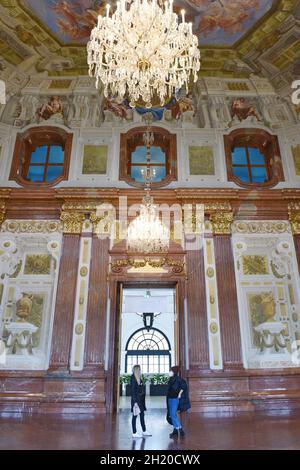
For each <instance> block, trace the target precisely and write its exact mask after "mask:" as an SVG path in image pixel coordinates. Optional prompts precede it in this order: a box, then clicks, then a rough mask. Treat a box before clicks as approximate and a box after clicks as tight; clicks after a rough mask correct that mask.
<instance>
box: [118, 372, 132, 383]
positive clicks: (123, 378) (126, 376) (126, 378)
mask: <svg viewBox="0 0 300 470" xmlns="http://www.w3.org/2000/svg"><path fill="white" fill-rule="evenodd" d="M130 379H131V375H130V374H123V375H121V376H120V384H121V385H129V384H130Z"/></svg>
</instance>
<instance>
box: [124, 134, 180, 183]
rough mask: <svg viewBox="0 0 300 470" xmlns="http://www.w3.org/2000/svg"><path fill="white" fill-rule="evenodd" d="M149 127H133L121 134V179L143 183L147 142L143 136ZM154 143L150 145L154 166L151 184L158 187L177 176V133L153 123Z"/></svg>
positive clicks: (152, 165) (152, 164)
mask: <svg viewBox="0 0 300 470" xmlns="http://www.w3.org/2000/svg"><path fill="white" fill-rule="evenodd" d="M145 131H146V127H138V128H135V129H131V130H130V131H128V132H127V134H121V149H120V180H123V181H126V182H127V183H128V184H130V185H131V186H135V187H143V185H144V177H143V172H144V171H145V170H146V146H145V144H144V140H143V136H144V133H145ZM151 132H153V135H154V143H153V145H152V147H151V167H152V169H153V170H154V174H155V176H154V178H153V182H152V186H153V187H154V188H159V187H162V186H165V185H167V184H169V183H170V182H171V181H174V180H176V178H177V158H176V157H177V150H176V135H175V134H170V132H168V131H167V130H165V129H163V128H161V127H156V126H152V127H151Z"/></svg>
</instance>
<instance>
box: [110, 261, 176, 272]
mask: <svg viewBox="0 0 300 470" xmlns="http://www.w3.org/2000/svg"><path fill="white" fill-rule="evenodd" d="M147 265H148V266H150V267H152V268H163V267H164V266H167V267H170V268H172V271H173V272H174V273H175V274H180V273H182V272H183V271H184V262H183V261H180V260H174V259H172V258H161V259H159V260H154V259H151V258H143V259H138V260H134V259H133V258H124V259H118V260H116V261H114V262H113V263H112V264H111V270H112V272H114V273H120V272H122V270H123V268H135V269H139V268H144V267H145V266H147Z"/></svg>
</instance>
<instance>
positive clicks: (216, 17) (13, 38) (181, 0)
mask: <svg viewBox="0 0 300 470" xmlns="http://www.w3.org/2000/svg"><path fill="white" fill-rule="evenodd" d="M107 1H109V3H111V4H113V3H114V2H116V0H0V76H1V73H2V74H3V73H4V74H6V75H7V74H8V73H10V72H9V71H11V73H13V70H16V69H17V70H18V71H19V72H20V73H22V74H23V73H25V74H34V73H47V74H49V75H51V76H78V75H83V76H84V75H86V74H87V58H86V43H87V42H88V39H89V36H90V32H91V29H92V28H93V26H94V25H95V23H96V20H97V16H98V14H99V13H101V12H103V8H104V7H105V4H106V2H107ZM174 3H175V10H176V11H177V12H178V13H179V12H180V10H181V9H182V8H184V9H185V10H186V16H187V20H188V21H193V27H194V33H196V34H198V36H199V41H200V49H201V71H200V75H202V76H205V77H210V76H211V77H215V76H225V77H235V78H240V77H241V78H242V77H249V76H250V75H251V74H252V73H254V74H256V75H260V76H264V77H268V78H269V79H270V80H272V83H273V84H274V86H275V88H276V87H278V88H279V87H283V86H285V83H290V82H291V80H292V77H294V76H295V75H297V73H298V72H297V70H300V69H299V62H300V54H299V51H300V37H299V24H300V23H299V21H300V0H174Z"/></svg>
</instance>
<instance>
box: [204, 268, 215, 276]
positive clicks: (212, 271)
mask: <svg viewBox="0 0 300 470" xmlns="http://www.w3.org/2000/svg"><path fill="white" fill-rule="evenodd" d="M206 274H207V277H214V275H215V270H214V268H207V270H206Z"/></svg>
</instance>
